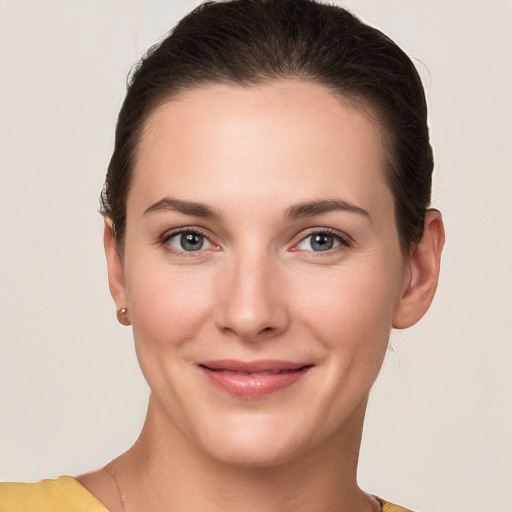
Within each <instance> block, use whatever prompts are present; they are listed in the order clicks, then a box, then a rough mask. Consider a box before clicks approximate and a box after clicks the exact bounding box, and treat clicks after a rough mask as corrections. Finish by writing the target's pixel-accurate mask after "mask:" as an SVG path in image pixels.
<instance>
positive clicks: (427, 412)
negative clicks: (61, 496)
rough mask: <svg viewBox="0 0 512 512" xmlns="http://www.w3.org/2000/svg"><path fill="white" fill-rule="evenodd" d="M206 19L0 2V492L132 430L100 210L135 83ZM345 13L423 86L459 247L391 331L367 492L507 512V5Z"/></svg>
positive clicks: (361, 1) (138, 413)
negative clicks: (137, 68) (176, 28)
mask: <svg viewBox="0 0 512 512" xmlns="http://www.w3.org/2000/svg"><path fill="white" fill-rule="evenodd" d="M195 4H196V2H195V1H184V0H180V1H171V0H165V1H158V0H144V1H142V0H139V1H133V0H132V1H130V0H101V1H100V0H96V1H93V0H87V1H86V0H82V1H79V0H61V1H55V0H46V1H44V0H32V1H29V0H0V244H1V250H0V333H1V334H0V479H3V480H27V481H31V480H37V479H41V478H44V477H56V476H58V475H59V474H64V473H67V474H76V473H79V472H83V471H86V470H90V469H93V468H96V467H98V466H100V465H101V464H103V463H105V462H106V461H107V460H109V459H110V458H112V457H114V456H115V455H116V454H118V453H120V452H121V451H122V450H123V449H125V448H126V447H127V446H128V445H129V444H130V443H131V442H132V441H133V440H134V439H135V437H136V436H137V433H138V431H139V429H140V427H141V422H142V419H143V415H144V412H145V405H146V400H147V389H146V386H145V384H144V382H143V380H142V377H141V376H140V373H139V371H138V367H137V363H136V360H135V357H134V353H133V349H132V344H131V334H130V331H129V329H126V328H122V327H121V326H119V325H118V324H117V322H116V320H115V312H114V306H113V303H112V302H111V300H110V297H109V294H108V288H107V281H106V273H105V264H104V258H103V253H102V246H101V229H102V221H101V218H100V216H99V215H98V214H97V213H96V209H97V207H98V193H99V191H100V189H101V185H102V181H103V176H104V172H105V168H106V165H107V162H108V159H109V155H110V151H111V148H112V140H113V132H114V123H115V117H116V114H117V111H118V109H119V106H120V103H121V101H122V97H123V93H124V83H125V77H126V74H127V72H128V70H129V68H130V66H131V65H132V64H133V63H134V62H135V61H136V60H137V59H138V58H139V57H140V56H141V54H142V53H143V52H144V51H145V49H146V48H147V47H148V46H149V45H150V44H152V43H154V42H155V41H157V40H158V39H159V38H160V37H161V36H162V34H164V33H165V32H166V31H167V30H168V29H169V28H170V27H171V26H172V25H174V23H175V22H176V21H177V20H178V19H179V18H180V17H181V16H183V15H184V14H185V13H186V12H187V11H188V10H189V9H190V8H191V7H193V6H194V5H195ZM345 5H347V6H348V7H349V8H352V9H353V10H354V11H355V12H356V13H358V14H359V15H360V16H362V17H363V18H364V19H365V20H366V21H368V22H369V23H371V24H373V25H376V26H378V27H380V28H381V29H383V30H384V32H386V33H387V34H389V35H390V36H391V37H392V38H393V39H395V41H396V42H397V43H398V44H399V45H401V46H402V47H403V48H404V49H405V50H406V51H407V52H408V53H409V54H410V55H411V56H413V57H414V58H415V62H416V63H417V66H418V69H419V71H420V73H421V75H422V77H423V78H424V82H425V85H426V89H427V94H428V101H429V104H430V123H431V127H432V137H433V143H434V149H435V154H436V177H435V193H434V205H435V206H436V207H438V208H440V209H441V210H442V211H443V212H444V218H445V222H446V228H447V235H448V242H447V246H446V252H445V255H444V260H443V271H442V277H441V282H440V288H439V292H438V296H437V299H436V301H435V303H434V305H433V307H432V309H431V311H430V312H429V314H428V315H427V317H426V318H425V319H424V320H423V321H421V322H420V324H419V325H417V326H416V327H414V328H412V329H410V330H409V331H406V332H396V333H393V336H392V343H393V345H394V349H395V352H396V354H393V353H392V352H391V351H390V353H389V355H388V357H387V359H386V361H385V363H384V368H383V371H382V374H381V376H380V378H379V381H378V383H377V384H376V385H375V387H374V390H373V397H372V401H371V403H370V406H369V412H368V419H367V426H366V431H365V437H364V441H363V447H362V460H361V465H360V482H361V485H362V486H363V487H364V488H366V489H367V490H370V491H372V492H374V493H378V494H381V495H382V496H385V497H387V498H388V499H390V500H396V501H398V502H402V503H404V504H406V505H409V506H411V507H414V508H416V509H418V510H420V511H422V512H442V511H453V512H456V511H464V512H481V511H482V510H492V511H493V512H510V511H512V464H511V461H512V440H511V438H512V435H511V433H512V407H511V400H512V398H511V395H512V368H511V367H512V334H511V333H512V227H511V225H512V222H511V221H512V215H511V206H510V203H511V201H510V199H511V194H512V169H511V167H512V166H511V163H510V160H511V159H510V151H511V145H512V121H511V119H512V93H511V91H512V65H511V62H512V30H511V27H512V2H511V1H507V0H501V1H500V0H487V1H484V0H479V1H475V0H460V1H457V0H445V1H441V0H438V1H435V0H431V1H427V0H388V1H386V2H384V1H382V2H380V1H377V0H350V1H347V2H345Z"/></svg>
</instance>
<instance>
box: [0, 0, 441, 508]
mask: <svg viewBox="0 0 512 512" xmlns="http://www.w3.org/2000/svg"><path fill="white" fill-rule="evenodd" d="M432 167H433V162H432V152H431V148H430V144H429V137H428V128H427V124H426V104H425V98H424V94H423V89H422V86H421V82H420V80H419V77H418V75H417V73H416V71H415V69H414V66H413V65H412V63H411V62H410V60H409V59H408V57H407V56H406V55H405V54H404V53H403V52H402V51H401V50H400V49H399V48H398V47H397V46H396V45H395V44H394V43H393V42H392V41H390V40H389V39H388V38H387V37H386V36H384V35H383V34H381V33H380V32H379V31H377V30H375V29H373V28H371V27H368V26H366V25H364V24H362V23H361V22H360V21H359V20H357V19H356V18H354V17H353V16H352V15H351V14H349V13H348V12H346V11H344V10H343V9H341V8H337V7H331V6H326V5H320V4H317V3H314V2H311V1H308V0H268V1H263V0H250V1H243V2H240V1H233V2H225V3H209V4H206V5H204V6H201V7H200V8H198V9H197V10H195V11H194V12H193V13H191V14H190V15H189V16H187V17H186V18H184V19H183V20H182V21H181V22H180V24H179V25H178V26H177V27H176V29H175V30H174V31H173V32H172V34H171V35H170V36H169V37H168V38H167V39H166V40H164V41H163V42H162V43H161V44H160V45H159V46H158V47H156V48H153V49H152V50H151V51H150V52H149V54H148V55H147V56H146V58H145V59H143V61H142V63H141V65H140V66H139V68H138V69H137V70H136V71H135V73H134V75H133V76H132V80H131V84H130V87H129V90H128V93H127V96H126V99H125V102H124V104H123V107H122V109H121V112H120V115H119V119H118V125H117V132H116V145H115V149H114V154H113V156H112V160H111V163H110V166H109V170H108V174H107V179H106V183H105V188H104V192H103V195H102V200H103V210H104V211H103V213H104V215H105V233H104V243H105V250H106V256H107V263H108V273H109V284H110V290H111V293H112V296H113V298H114V301H115V304H116V308H117V312H118V319H119V321H120V322H121V323H122V324H123V325H132V327H133V332H134V339H135V346H136V351H137V355H138V358H139V362H140V365H141V368H142V371H143V373H144V375H145V377H146V380H147V381H148V384H149V386H150V388H151V397H150V401H149V407H148V412H147V418H146V423H145V425H144V428H143V430H142V432H141V435H140V437H139V439H138V440H137V442H136V443H135V445H134V446H133V447H132V448H130V449H129V450H128V451H127V452H126V453H124V454H123V455H121V456H120V457H119V458H117V459H116V460H114V461H112V462H111V463H110V464H108V465H107V466H106V467H105V468H103V469H101V470H99V471H96V472H93V473H90V474H87V475H82V476H81V477H78V478H77V479H72V478H71V477H62V478H60V479H58V480H55V481H44V482H42V483H39V484H4V485H3V486H2V487H0V510H2V511H3V510H10V511H15V510H60V509H62V510H97V511H105V510H110V511H111V512H132V511H140V510H144V511H153V510H176V511H178V512H179V511H192V510H211V511H218V510H231V509H243V510H248V511H252V510H258V511H261V510H265V511H286V510H293V511H300V510H304V511H308V512H313V511H318V512H320V511H334V510H340V511H357V512H366V511H367V512H370V511H377V510H384V511H387V512H391V511H401V510H402V511H403V510H405V509H403V508H401V507H398V506H395V505H391V504H389V503H386V502H384V501H383V500H381V499H380V498H377V497H375V496H372V495H370V494H366V493H364V492H363V491H361V490H360V489H359V487H358V485H357V481H356V470H357V460H358V453H359V445H360V439H361V433H362V428H363V420H364V414H365V409H366V403H367V399H368V393H369V390H370V388H371V386H372V384H373V382H374V380H375V378H376V377H377V374H378V372H379V369H380V366H381V364H382V360H383V357H384V353H385V351H386V347H387V343H388V339H389V334H390V330H391V328H392V327H395V328H406V327H408V326H410V325H413V324H414V323H416V322H417V321H418V320H419V319H420V318H421V317H422V316H423V315H424V313H425V312H426V311H427V309H428V307H429V305H430V303H431V301H432V298H433V295H434V293H435V288H436V285H437V278H438V273H439V261H440V254H441V250H442V246H443V241H444V233H443V225H442V220H441V216H440V214H439V212H437V211H435V210H431V209H428V205H429V200H430V187H431V173H432ZM59 507H60V508H59Z"/></svg>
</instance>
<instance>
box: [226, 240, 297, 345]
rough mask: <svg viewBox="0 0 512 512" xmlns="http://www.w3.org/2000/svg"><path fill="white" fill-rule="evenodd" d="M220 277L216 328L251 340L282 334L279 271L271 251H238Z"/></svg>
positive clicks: (285, 317)
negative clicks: (221, 284)
mask: <svg viewBox="0 0 512 512" xmlns="http://www.w3.org/2000/svg"><path fill="white" fill-rule="evenodd" d="M230 260H231V261H230V264H229V265H226V268H225V274H224V276H223V277H224V279H223V281H224V283H223V286H224V293H223V304H222V305H221V311H220V312H219V313H220V314H219V322H220V324H219V327H220V328H222V329H223V330H227V331H230V332H232V333H236V334H237V335H238V336H240V337H241V338H244V339H245V340H248V341H251V340H256V339H257V338H259V337H261V336H262V335H264V334H265V335H266V336H268V335H270V334H276V333H278V332H282V331H283V330H284V329H285V328H286V327H287V325H288V311H287V308H286V300H285V296H284V289H283V286H282V285H283V276H282V270H283V269H282V268H280V264H279V261H277V258H276V257H273V256H272V255H271V252H270V251H268V250H264V249H262V248H261V247H260V248H252V249H251V248H249V247H245V248H241V249H240V250H238V251H236V252H234V253H233V255H232V257H231V258H230Z"/></svg>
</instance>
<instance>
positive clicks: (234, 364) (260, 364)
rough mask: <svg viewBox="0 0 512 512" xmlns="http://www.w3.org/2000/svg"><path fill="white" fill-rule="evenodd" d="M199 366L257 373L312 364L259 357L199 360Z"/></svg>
mask: <svg viewBox="0 0 512 512" xmlns="http://www.w3.org/2000/svg"><path fill="white" fill-rule="evenodd" d="M198 365H199V366H204V367H206V368H208V369H210V370H218V371H221V370H226V371H230V372H243V373H258V372H278V371H281V370H299V369H300V368H304V367H305V366H312V365H311V364H308V363H295V362H292V361H280V360H277V359H260V360H255V361H237V360H234V359H219V360H215V361H201V362H199V363H198Z"/></svg>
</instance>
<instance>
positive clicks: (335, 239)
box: [295, 231, 350, 252]
mask: <svg viewBox="0 0 512 512" xmlns="http://www.w3.org/2000/svg"><path fill="white" fill-rule="evenodd" d="M348 245H350V244H349V242H348V241H347V240H346V239H345V238H343V237H342V236H341V235H338V234H334V233H331V232H329V231H322V232H316V233H311V234H310V235H308V236H306V237H305V238H303V239H302V240H301V241H300V242H299V243H298V244H297V245H296V246H295V249H296V250H299V251H314V252H324V251H330V250H331V249H336V248H338V247H341V246H348Z"/></svg>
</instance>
